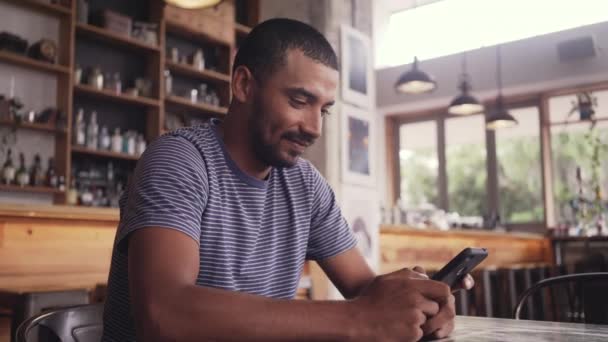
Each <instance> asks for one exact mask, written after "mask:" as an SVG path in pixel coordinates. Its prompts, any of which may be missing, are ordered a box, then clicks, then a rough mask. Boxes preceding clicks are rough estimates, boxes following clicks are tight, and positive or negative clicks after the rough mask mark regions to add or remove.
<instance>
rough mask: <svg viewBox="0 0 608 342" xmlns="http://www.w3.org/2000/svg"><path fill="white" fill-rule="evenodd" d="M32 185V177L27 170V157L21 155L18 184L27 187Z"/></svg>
mask: <svg viewBox="0 0 608 342" xmlns="http://www.w3.org/2000/svg"><path fill="white" fill-rule="evenodd" d="M29 183H30V175H29V173H28V172H27V169H26V168H25V156H24V155H23V153H19V169H18V170H17V184H19V185H20V186H26V185H28V184H29Z"/></svg>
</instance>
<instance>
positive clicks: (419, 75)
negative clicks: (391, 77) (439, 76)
mask: <svg viewBox="0 0 608 342" xmlns="http://www.w3.org/2000/svg"><path fill="white" fill-rule="evenodd" d="M436 87H437V83H436V82H435V80H434V79H433V78H432V77H431V76H429V75H428V74H427V73H425V72H424V71H421V70H419V69H418V60H417V59H414V65H413V67H412V69H411V70H409V71H407V72H405V73H403V74H401V77H399V80H397V83H396V84H395V89H397V91H398V92H401V93H406V94H422V93H427V92H430V91H433V90H434V89H435V88H436Z"/></svg>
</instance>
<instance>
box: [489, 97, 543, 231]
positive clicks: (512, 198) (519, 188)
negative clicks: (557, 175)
mask: <svg viewBox="0 0 608 342" xmlns="http://www.w3.org/2000/svg"><path fill="white" fill-rule="evenodd" d="M509 113H511V115H513V116H514V117H515V118H516V119H517V121H519V125H517V126H516V127H513V128H509V129H499V130H496V133H495V135H496V158H497V161H498V165H497V171H498V196H499V202H500V215H501V219H502V220H503V223H521V222H540V221H542V220H543V215H544V209H543V208H544V206H543V197H542V196H543V195H542V189H543V187H542V171H541V161H540V136H539V135H540V127H539V126H540V124H539V122H538V115H539V113H538V108H537V107H529V108H518V109H511V110H509Z"/></svg>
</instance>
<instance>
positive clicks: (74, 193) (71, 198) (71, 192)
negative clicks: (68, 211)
mask: <svg viewBox="0 0 608 342" xmlns="http://www.w3.org/2000/svg"><path fill="white" fill-rule="evenodd" d="M66 200H67V202H68V204H69V205H76V204H78V189H77V188H76V179H75V178H72V180H71V181H70V188H69V189H68V192H67V194H66Z"/></svg>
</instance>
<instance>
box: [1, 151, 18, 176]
mask: <svg viewBox="0 0 608 342" xmlns="http://www.w3.org/2000/svg"><path fill="white" fill-rule="evenodd" d="M12 154H13V151H12V150H11V149H10V148H9V149H8V151H7V153H6V161H5V162H4V165H3V166H2V182H3V183H4V184H6V185H10V184H12V183H14V182H15V172H16V170H15V166H14V164H13V155H12Z"/></svg>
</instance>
